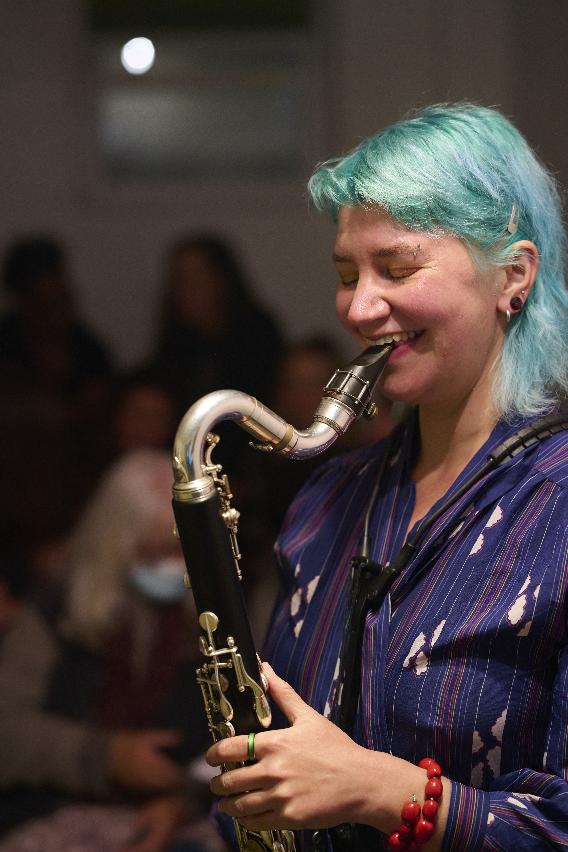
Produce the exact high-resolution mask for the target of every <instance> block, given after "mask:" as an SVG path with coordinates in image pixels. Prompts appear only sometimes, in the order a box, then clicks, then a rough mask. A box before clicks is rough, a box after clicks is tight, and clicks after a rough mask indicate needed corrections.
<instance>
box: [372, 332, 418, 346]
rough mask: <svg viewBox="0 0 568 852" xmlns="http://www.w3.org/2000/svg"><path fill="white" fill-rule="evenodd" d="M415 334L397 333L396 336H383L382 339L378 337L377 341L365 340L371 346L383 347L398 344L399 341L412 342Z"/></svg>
mask: <svg viewBox="0 0 568 852" xmlns="http://www.w3.org/2000/svg"><path fill="white" fill-rule="evenodd" d="M417 334H418V332H417V331H399V332H397V333H396V334H385V336H384V337H379V338H378V339H377V340H370V339H369V338H368V337H366V338H365V340H366V342H367V343H369V344H370V345H372V346H383V345H384V344H385V343H399V342H400V341H401V340H412V339H413V338H414V337H416V335H417Z"/></svg>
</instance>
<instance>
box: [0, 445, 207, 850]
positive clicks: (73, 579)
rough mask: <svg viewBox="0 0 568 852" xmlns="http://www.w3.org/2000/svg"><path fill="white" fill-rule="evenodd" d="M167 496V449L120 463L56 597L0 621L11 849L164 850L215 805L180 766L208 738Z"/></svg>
mask: <svg viewBox="0 0 568 852" xmlns="http://www.w3.org/2000/svg"><path fill="white" fill-rule="evenodd" d="M170 493H171V460H170V456H169V454H168V453H165V452H162V451H160V450H137V451H134V452H131V453H129V454H126V455H124V456H123V457H122V458H120V459H119V460H117V461H116V462H115V463H114V464H113V465H112V466H111V467H110V468H109V470H108V471H107V473H106V474H105V476H104V477H103V479H102V481H101V483H100V485H99V486H98V488H97V490H96V492H95V494H94V495H93V497H92V499H91V501H90V502H89V504H88V506H87V507H86V509H85V511H84V513H83V515H82V517H81V519H80V521H79V523H78V524H77V526H76V528H75V530H74V531H73V534H72V536H70V538H69V540H68V542H67V546H66V551H65V554H64V555H63V561H64V564H65V565H66V566H67V569H68V570H67V572H66V574H65V576H64V577H63V578H62V579H63V581H64V585H65V588H64V590H63V594H62V601H61V603H59V604H58V605H54V602H53V601H51V600H49V601H47V600H45V599H42V600H41V601H39V602H37V603H38V605H37V606H34V605H32V604H27V603H25V602H24V601H21V602H20V607H19V609H17V610H16V609H13V611H12V613H11V618H10V620H9V622H7V623H6V624H5V625H2V624H0V628H2V629H1V631H0V632H1V636H0V640H1V644H0V650H1V653H0V753H1V754H2V761H1V766H0V794H1V797H2V811H1V816H0V835H2V838H1V839H0V847H1V848H2V849H3V850H4V849H5V850H6V852H20V850H21V849H27V850H34V849H41V850H42V852H49V850H51V849H57V850H66V849H71V848H73V849H77V850H83V849H84V850H89V852H92V850H96V849H103V850H105V852H111V850H118V849H123V847H124V848H125V847H128V849H129V852H160V850H163V849H166V848H169V846H170V845H171V843H172V841H173V839H174V837H175V836H176V834H177V833H178V832H179V830H180V828H182V827H183V826H184V825H185V824H186V823H187V822H188V821H189V819H190V818H194V817H196V816H199V815H200V812H202V811H203V808H204V806H205V809H206V808H207V793H208V791H207V788H206V785H202V784H198V783H194V782H191V781H190V779H189V777H188V774H187V772H186V770H185V769H184V768H183V765H182V764H185V763H189V761H190V760H191V759H192V758H193V757H197V756H199V755H200V754H201V752H202V750H203V748H204V746H205V744H206V742H207V741H208V736H207V731H206V729H205V724H204V720H203V719H202V715H203V714H202V713H201V696H200V694H199V691H198V688H197V685H196V683H195V679H194V677H193V670H194V667H195V658H196V654H197V649H196V645H197V642H196V636H195V627H194V624H195V610H194V606H193V599H192V598H191V596H188V594H187V591H186V590H185V589H184V585H183V579H182V577H183V560H182V557H181V553H180V548H179V543H178V542H177V540H176V539H175V538H174V536H173V535H172V527H173V516H172V513H171V505H170ZM1 568H2V566H0V569H1ZM1 580H2V576H1V570H0V586H1ZM0 591H1V589H0ZM46 597H47V595H46ZM4 608H5V607H4ZM0 620H1V619H0ZM164 660H167V661H168V665H164ZM188 784H189V786H188ZM203 786H204V789H205V791H206V793H205V795H204V793H203V791H202V788H203ZM190 791H192V795H193V798H192V796H190V795H189V794H190ZM94 803H96V804H97V808H95V809H94V810H93V807H92V806H93V805H94ZM52 812H53V815H52V816H50V817H47V818H46V819H45V820H42V821H39V822H37V821H35V822H31V818H32V817H39V816H42V815H44V814H48V813H50V814H51V813H52ZM20 822H22V823H25V824H24V825H22V826H21V827H20V828H19V829H18V830H14V831H13V832H12V833H11V834H10V836H9V837H4V835H3V832H4V831H6V830H8V829H15V827H16V825H18V823H20ZM85 835H88V837H87V838H86V837H85ZM206 841H207V838H206V837H204V838H203V843H201V842H200V843H199V844H197V845H196V846H195V847H191V848H195V849H198V850H201V852H203V850H204V849H205V848H209V846H208V841H207V842H206ZM217 845H218V844H216V843H215V844H214V845H213V848H217ZM188 848H189V847H188Z"/></svg>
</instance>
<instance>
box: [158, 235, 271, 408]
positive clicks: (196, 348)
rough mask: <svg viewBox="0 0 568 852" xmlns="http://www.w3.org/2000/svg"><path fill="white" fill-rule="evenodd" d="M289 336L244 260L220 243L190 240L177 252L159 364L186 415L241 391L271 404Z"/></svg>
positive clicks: (169, 276) (171, 263)
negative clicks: (253, 285) (212, 396)
mask: <svg viewBox="0 0 568 852" xmlns="http://www.w3.org/2000/svg"><path fill="white" fill-rule="evenodd" d="M281 351H282V335H281V333H280V330H279V328H278V325H277V324H276V322H275V321H274V319H273V318H272V317H271V316H270V315H269V313H268V312H267V311H266V310H265V309H264V308H263V307H262V306H261V305H260V304H259V303H258V302H257V301H256V299H255V298H254V296H253V294H252V292H251V289H250V287H249V284H248V282H247V280H246V278H245V275H244V273H243V270H242V268H241V265H240V263H239V260H238V259H237V257H236V255H235V253H234V252H233V250H232V249H231V248H230V247H229V245H228V244H227V243H226V242H225V241H224V240H222V239H221V238H219V237H217V236H211V235H189V236H187V237H184V238H182V239H180V240H179V241H178V242H176V243H175V244H174V245H173V247H172V248H171V249H170V252H169V255H168V258H167V270H166V282H165V291H164V300H163V310H162V328H161V331H160V335H159V344H158V349H157V352H156V361H157V363H158V364H159V366H160V368H161V369H162V371H163V374H164V375H165V376H166V377H167V379H168V381H169V382H170V384H171V386H172V387H174V388H176V389H177V393H178V398H179V403H180V407H181V408H182V409H183V410H184V411H185V410H186V409H187V408H188V407H189V406H190V405H191V404H192V403H193V402H195V401H196V400H197V399H198V398H199V397H201V396H203V395H204V394H206V393H209V392H210V391H213V390H218V389H219V388H236V389H237V390H242V391H244V392H245V393H250V394H252V395H253V396H256V397H257V398H258V399H261V400H264V399H266V397H267V394H268V393H269V391H270V389H271V386H272V382H273V380H274V374H275V370H276V365H277V362H278V359H279V357H280V354H281Z"/></svg>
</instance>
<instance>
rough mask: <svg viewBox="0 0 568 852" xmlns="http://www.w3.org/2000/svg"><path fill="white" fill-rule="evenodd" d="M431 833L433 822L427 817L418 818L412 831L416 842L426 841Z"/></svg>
mask: <svg viewBox="0 0 568 852" xmlns="http://www.w3.org/2000/svg"><path fill="white" fill-rule="evenodd" d="M433 834H434V824H433V823H431V822H429V821H428V820H427V819H419V820H418V822H417V823H416V825H415V826H414V830H413V832H412V836H413V838H414V840H416V841H417V842H418V843H427V842H428V841H429V840H430V838H431V837H432V835H433Z"/></svg>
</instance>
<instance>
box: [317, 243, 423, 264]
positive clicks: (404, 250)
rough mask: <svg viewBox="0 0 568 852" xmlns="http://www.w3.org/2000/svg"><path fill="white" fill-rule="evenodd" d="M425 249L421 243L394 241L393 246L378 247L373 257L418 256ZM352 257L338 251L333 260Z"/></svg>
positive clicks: (340, 261)
mask: <svg viewBox="0 0 568 852" xmlns="http://www.w3.org/2000/svg"><path fill="white" fill-rule="evenodd" d="M421 251H423V249H422V248H421V246H420V243H417V244H416V245H412V244H411V243H394V244H393V245H392V246H385V247H384V248H381V249H377V251H374V252H372V253H371V254H372V257H396V256H397V255H401V254H411V255H413V257H416V255H417V254H419V253H420V252H421ZM351 260H352V258H350V257H349V256H348V255H341V254H338V253H337V252H335V251H334V252H333V261H334V263H350V262H351Z"/></svg>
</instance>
